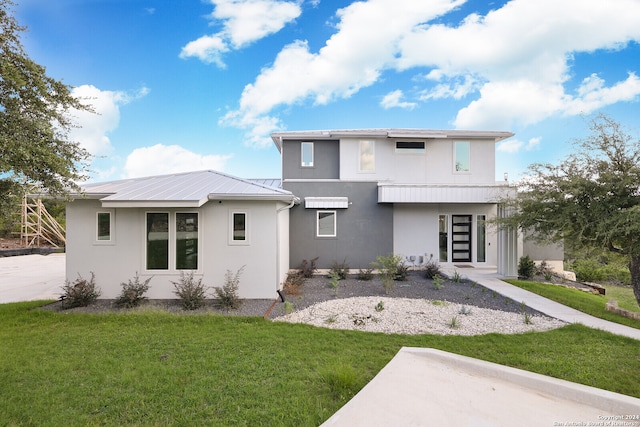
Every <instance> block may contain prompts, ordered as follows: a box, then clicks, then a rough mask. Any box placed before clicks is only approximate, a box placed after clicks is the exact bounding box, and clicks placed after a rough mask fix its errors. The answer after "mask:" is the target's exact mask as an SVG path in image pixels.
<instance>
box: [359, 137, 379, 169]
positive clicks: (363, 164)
mask: <svg viewBox="0 0 640 427" xmlns="http://www.w3.org/2000/svg"><path fill="white" fill-rule="evenodd" d="M375 151H376V150H375V141H372V140H366V141H360V156H359V170H360V172H373V171H375V169H376V155H375V154H376V153H375Z"/></svg>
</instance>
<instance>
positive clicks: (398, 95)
mask: <svg viewBox="0 0 640 427" xmlns="http://www.w3.org/2000/svg"><path fill="white" fill-rule="evenodd" d="M403 97H404V93H403V92H402V91H401V90H399V89H398V90H394V91H393V92H389V93H388V94H386V95H385V96H384V98H382V101H380V106H382V108H384V109H385V110H388V109H389V108H404V109H407V110H413V109H414V108H416V107H417V106H418V104H416V103H415V102H406V101H402V98H403Z"/></svg>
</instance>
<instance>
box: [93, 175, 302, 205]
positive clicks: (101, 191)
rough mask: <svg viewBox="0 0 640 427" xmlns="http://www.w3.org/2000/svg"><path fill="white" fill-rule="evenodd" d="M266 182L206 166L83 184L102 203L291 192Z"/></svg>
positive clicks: (277, 196) (196, 201)
mask: <svg viewBox="0 0 640 427" xmlns="http://www.w3.org/2000/svg"><path fill="white" fill-rule="evenodd" d="M265 182H273V183H274V184H276V183H279V181H278V180H253V181H251V180H245V179H242V178H237V177H234V176H231V175H227V174H223V173H220V172H216V171H212V170H207V171H198V172H187V173H176V174H168V175H159V176H150V177H145V178H133V179H125V180H120V181H111V182H105V183H96V184H88V185H85V186H83V190H84V194H85V196H87V197H89V198H98V199H100V200H101V201H102V206H103V207H139V206H144V207H172V206H174V207H200V206H202V205H203V204H205V203H206V202H207V201H208V200H212V199H213V200H224V199H236V200H283V201H291V200H293V198H294V196H293V194H292V193H291V192H289V191H286V190H283V189H281V188H278V187H275V186H269V185H266V184H264V183H265Z"/></svg>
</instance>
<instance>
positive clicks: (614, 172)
mask: <svg viewBox="0 0 640 427" xmlns="http://www.w3.org/2000/svg"><path fill="white" fill-rule="evenodd" d="M589 128H590V134H589V135H588V136H587V137H585V138H584V139H581V140H577V141H575V143H574V145H575V146H576V147H577V151H576V152H575V153H573V154H570V155H569V156H568V157H567V158H566V159H565V160H564V161H563V162H562V163H560V164H558V165H551V164H541V163H536V164H533V165H531V166H530V167H529V175H528V176H527V177H526V178H525V179H523V180H522V181H521V182H520V184H519V188H518V190H519V191H518V195H517V196H516V197H515V198H512V199H507V200H504V201H503V202H504V203H505V204H506V205H507V206H511V207H513V208H514V209H513V212H515V213H514V214H513V215H512V216H511V217H510V218H504V219H503V220H501V221H500V222H502V223H503V225H510V226H517V227H519V228H520V229H521V230H523V231H524V230H527V231H532V232H533V234H534V236H536V238H537V239H538V240H542V241H547V242H554V241H560V240H565V241H567V242H570V243H571V244H576V245H582V246H587V247H592V248H604V249H606V250H609V251H612V252H615V253H619V254H623V255H625V256H626V257H627V258H628V262H629V270H630V272H631V283H632V286H633V292H634V295H635V297H636V300H637V301H638V304H640V140H632V137H631V136H630V135H629V133H628V132H627V131H626V130H625V129H623V128H622V126H621V125H620V124H619V123H618V122H616V121H614V120H613V119H611V118H610V117H608V116H606V115H603V114H600V115H598V116H596V117H595V118H594V119H593V120H592V121H591V122H590V126H589Z"/></svg>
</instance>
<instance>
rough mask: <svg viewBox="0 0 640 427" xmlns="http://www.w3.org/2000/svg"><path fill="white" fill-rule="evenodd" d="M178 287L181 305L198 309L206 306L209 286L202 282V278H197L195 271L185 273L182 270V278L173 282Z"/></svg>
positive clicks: (184, 307) (186, 308) (176, 291)
mask: <svg viewBox="0 0 640 427" xmlns="http://www.w3.org/2000/svg"><path fill="white" fill-rule="evenodd" d="M171 283H173V286H174V287H175V288H176V290H175V291H174V294H176V295H177V296H178V298H179V300H180V305H181V306H182V308H183V309H185V310H197V309H198V308H200V307H202V306H204V303H205V300H206V299H207V287H206V286H205V285H204V283H202V278H199V279H197V280H196V279H195V278H194V277H193V271H191V272H189V273H185V272H184V271H181V272H180V280H179V281H178V282H171Z"/></svg>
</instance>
